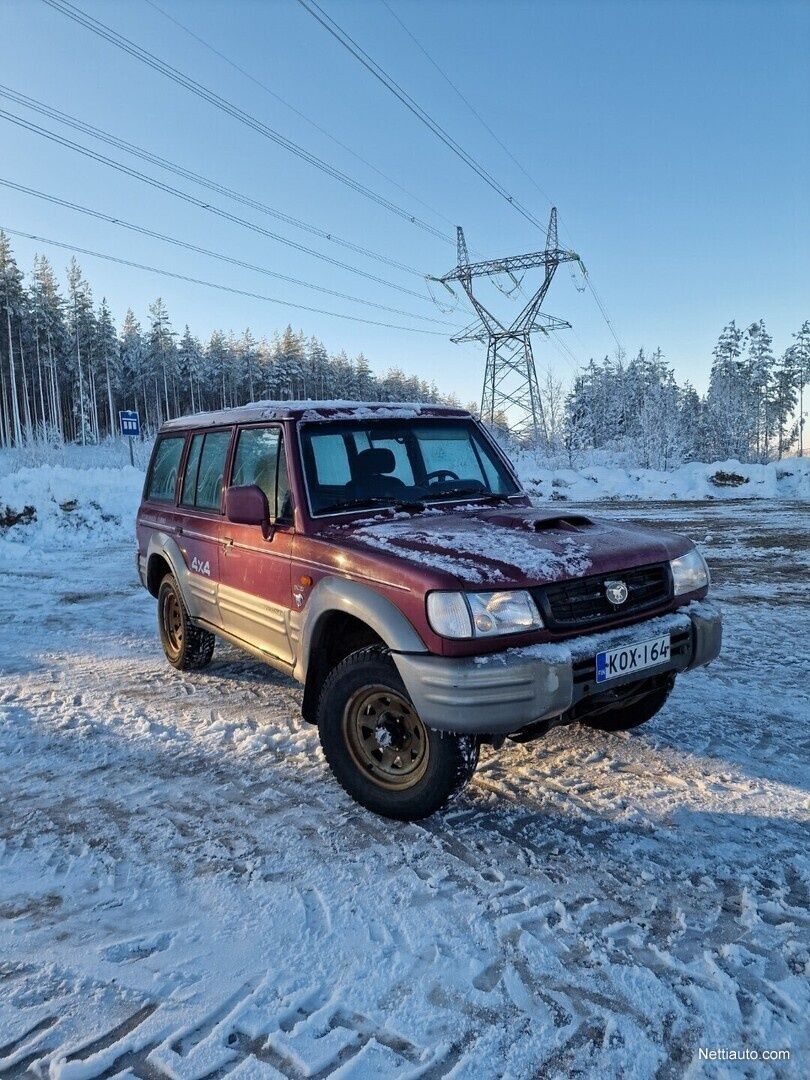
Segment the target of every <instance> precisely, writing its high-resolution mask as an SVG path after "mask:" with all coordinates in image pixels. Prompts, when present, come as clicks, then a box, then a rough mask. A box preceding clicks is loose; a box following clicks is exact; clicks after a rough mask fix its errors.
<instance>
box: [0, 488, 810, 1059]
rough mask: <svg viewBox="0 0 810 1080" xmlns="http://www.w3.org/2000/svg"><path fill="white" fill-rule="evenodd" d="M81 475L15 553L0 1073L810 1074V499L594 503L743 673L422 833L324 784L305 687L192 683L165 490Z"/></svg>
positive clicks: (40, 497)
mask: <svg viewBox="0 0 810 1080" xmlns="http://www.w3.org/2000/svg"><path fill="white" fill-rule="evenodd" d="M46 471H47V470H46ZM34 473H36V470H34ZM133 473H134V470H133ZM88 482H89V484H90V487H91V488H92V494H93V500H94V501H95V502H96V503H97V504H98V508H97V509H94V508H93V507H91V506H89V501H90V498H89V495H88V492H87V490H86V485H85V487H84V488H83V487H82V481H81V479H77V478H76V476H75V474H74V473H73V471H72V470H69V469H66V470H62V471H60V472H58V473H57V474H55V475H52V476H45V475H44V474H42V473H40V474H39V475H38V476H37V475H33V474H32V475H28V476H23V475H21V473H20V472H17V473H14V474H12V475H11V476H10V477H8V476H7V477H5V478H3V479H2V481H0V501H2V500H3V498H5V500H6V504H8V503H9V501H10V500H9V498H8V495H9V492H10V485H12V484H14V485H18V490H19V491H20V492H24V491H26V490H27V491H28V492H29V493H30V494H31V497H32V500H33V501H34V502H36V504H37V507H38V508H39V507H42V508H44V509H42V510H41V511H40V512H39V516H38V519H37V521H36V522H30V523H29V524H28V525H24V524H21V525H18V526H16V527H14V528H13V529H11V530H7V531H6V533H5V539H2V540H0V580H2V589H0V1076H2V1077H3V1078H6V1077H8V1078H11V1077H23V1076H26V1077H30V1076H32V1075H34V1076H40V1077H45V1076H51V1077H54V1078H56V1077H63V1078H66V1080H67V1078H73V1080H78V1078H82V1077H101V1076H115V1075H120V1076H122V1077H126V1078H127V1080H129V1078H131V1077H135V1076H138V1077H141V1078H143V1080H157V1078H165V1077H173V1078H174V1077H177V1078H192V1077H194V1078H202V1077H209V1078H214V1077H224V1076H228V1077H229V1078H231V1080H247V1078H254V1077H256V1078H259V1077H260V1078H266V1080H270V1078H273V1080H278V1078H279V1077H286V1078H288V1080H299V1078H301V1077H305V1076H314V1077H327V1076H329V1077H356V1078H366V1077H368V1078H378V1077H379V1078H385V1080H388V1078H389V1077H397V1078H404V1077H416V1076H422V1077H433V1078H438V1077H457V1078H461V1077H465V1078H466V1077H470V1078H473V1077H474V1078H476V1080H477V1078H481V1077H486V1078H488V1077H495V1076H507V1077H518V1078H523V1077H525V1078H528V1077H535V1076H552V1077H555V1076H571V1075H579V1076H587V1077H599V1078H602V1077H644V1078H647V1077H652V1076H656V1077H662V1078H664V1077H682V1076H701V1077H702V1076H717V1077H725V1076H740V1075H751V1076H762V1075H780V1076H782V1075H783V1076H805V1075H807V1071H808V1065H807V1060H806V1058H807V1053H808V1050H807V1047H808V1020H807V1018H808V1012H809V1010H810V980H808V975H809V974H810V934H808V925H809V924H808V884H809V883H810V860H808V849H807V837H808V820H809V819H810V796H808V779H809V778H810V774H809V772H808V749H810V736H809V735H808V722H809V721H810V697H809V696H808V679H807V668H808V662H810V646H809V645H808V642H810V613H809V612H808V606H807V604H806V587H807V586H806V583H807V576H808V564H810V549H809V548H808V543H807V506H806V504H802V503H800V502H790V501H765V500H763V501H759V500H751V501H739V502H722V503H705V502H703V503H689V504H655V503H644V504H634V505H632V506H629V507H621V506H619V505H618V504H617V505H613V504H608V505H607V507H600V508H599V513H606V514H608V515H611V516H629V517H631V518H634V519H638V520H643V521H645V522H647V521H650V522H659V523H661V524H665V525H666V526H667V527H670V528H676V529H681V530H682V531H685V532H687V533H688V534H689V535H690V536H692V537H693V538H694V539H695V540H697V541H699V542H701V543H702V547H703V550H704V552H705V553H706V554H707V557H708V558H709V560H710V563H711V564H712V567H713V570H714V574H715V581H716V585H715V596H716V597H717V598H718V599H719V600H720V601H721V604H722V606H723V609H724V612H725V617H726V636H725V647H724V653H723V655H722V657H721V658H720V659H719V660H718V661H717V662H716V663H715V664H714V665H712V666H711V667H710V668H708V669H706V670H704V671H701V672H698V673H695V674H693V675H691V676H688V677H684V678H682V679H680V680H679V683H678V685H677V687H676V690H675V692H674V694H673V696H672V697H671V699H670V701H669V703H668V704H667V706H666V708H665V709H664V711H663V712H662V713H661V714H660V715H659V716H658V717H656V718H655V720H653V721H652V722H651V723H650V724H648V725H646V726H645V727H644V728H642V729H640V730H638V731H636V732H633V733H630V734H628V735H624V736H616V735H607V734H602V733H598V732H594V731H590V730H588V729H586V728H580V727H573V728H567V729H562V730H558V731H556V732H553V733H552V734H551V735H549V736H548V737H547V738H546V739H544V740H542V741H540V742H537V743H534V744H529V745H526V746H517V745H514V744H507V745H506V746H505V747H503V748H502V749H501V750H499V751H497V752H493V751H491V750H485V751H484V753H483V754H482V761H481V766H480V768H479V770H478V772H477V774H476V777H475V779H474V781H473V783H472V784H471V786H470V787H469V788H468V789H467V791H466V792H465V794H464V795H463V796H462V797H461V799H460V800H459V801H458V802H456V803H455V804H454V805H453V806H452V808H451V809H450V810H448V811H447V812H445V813H443V814H440V815H438V816H436V817H434V818H432V819H430V820H428V821H426V822H424V823H421V824H418V825H413V824H410V825H408V824H395V823H391V822H385V821H383V820H381V819H378V818H375V817H373V816H371V815H369V814H368V813H366V812H365V811H363V810H362V809H360V808H359V807H357V806H356V805H355V804H353V803H352V802H351V801H350V800H349V799H348V797H347V796H345V795H344V794H343V792H342V791H341V790H340V789H339V788H338V786H337V785H336V784H335V783H334V782H333V781H332V779H331V778H330V775H329V772H328V769H327V767H326V765H325V762H324V759H323V757H322V755H321V753H320V750H319V748H318V740H317V735H316V733H315V731H314V730H313V729H312V728H310V727H308V726H306V725H304V724H303V722H302V721H301V719H300V716H299V702H300V690H299V688H298V687H297V686H296V685H295V684H293V683H292V682H290V681H288V680H286V679H285V678H283V677H282V676H280V675H278V674H276V673H274V672H273V671H272V670H270V669H269V668H265V667H263V666H262V665H260V664H258V663H256V662H254V661H253V660H251V659H250V658H248V657H247V656H244V655H242V654H240V653H238V652H237V651H236V650H234V649H231V648H230V647H227V646H224V645H218V646H217V651H216V653H215V657H214V662H213V663H212V665H211V667H210V668H209V669H207V670H206V671H205V672H203V673H195V674H182V673H179V672H176V671H174V670H173V669H172V668H170V667H169V666H168V665H167V664H166V662H165V660H164V659H163V657H162V654H161V652H160V648H159V645H158V641H157V635H156V632H155V626H154V618H155V616H154V601H153V600H152V599H151V598H150V597H149V596H148V595H147V594H146V593H145V592H144V591H143V590H142V589H141V588H140V587H139V585H138V583H137V581H136V577H135V567H134V547H133V543H132V540H131V537H130V534H129V528H130V525H129V515H130V514H131V512H132V507H133V506H134V505H135V504H136V503H137V498H138V493H139V486H140V480H139V478H138V476H137V473H134V475H130V473H129V470H122V471H119V472H118V474H117V476H116V474H112V475H108V476H106V477H105V476H103V475H101V473H100V472H99V475H94V476H93V477H92V478H91V480H90V481H88ZM15 490H16V489H15ZM82 493H83V494H82ZM74 500H75V501H77V503H79V505H77V506H76V507H74V508H72V509H64V504H68V506H69V505H70V503H71V502H72V501H74ZM572 505H575V504H572ZM594 511H595V508H594V507H591V508H590V512H594ZM76 515H78V516H76ZM92 515H96V517H95V518H94V517H93V516H92ZM104 515H107V516H108V520H106V521H105V520H104ZM97 529H103V530H104V532H103V533H101V534H99V533H98V532H97V531H96V530H97ZM99 537H101V539H102V540H103V543H99V542H98V540H99ZM701 1047H703V1048H706V1049H710V1050H726V1051H728V1050H736V1051H738V1052H740V1053H741V1052H742V1051H743V1050H744V1049H745V1048H748V1049H749V1050H756V1051H760V1052H762V1051H766V1050H771V1051H772V1050H789V1051H790V1053H791V1059H790V1060H789V1061H782V1062H780V1063H778V1064H775V1063H765V1062H764V1061H762V1060H760V1061H759V1062H756V1063H751V1062H749V1063H748V1064H747V1065H744V1066H743V1065H740V1064H739V1063H728V1062H726V1063H721V1064H717V1063H716V1062H715V1063H712V1062H710V1061H702V1060H700V1057H699V1051H700V1048H701Z"/></svg>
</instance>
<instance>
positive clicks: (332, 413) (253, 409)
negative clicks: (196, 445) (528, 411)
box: [163, 398, 466, 430]
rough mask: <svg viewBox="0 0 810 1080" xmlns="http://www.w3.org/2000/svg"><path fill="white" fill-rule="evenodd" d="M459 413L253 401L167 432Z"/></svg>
mask: <svg viewBox="0 0 810 1080" xmlns="http://www.w3.org/2000/svg"><path fill="white" fill-rule="evenodd" d="M447 413H459V414H460V415H466V414H465V413H464V411H463V410H460V409H453V408H451V407H450V406H445V405H428V404H425V403H424V402H421V403H420V402H413V401H398V402H396V403H392V404H381V403H380V402H374V401H351V400H346V399H343V398H335V399H334V400H323V401H321V400H318V399H315V398H312V399H304V400H301V401H252V402H251V403H250V404H249V405H239V406H236V407H234V408H231V409H218V410H215V411H214V412H204V413H192V414H189V415H188V416H179V417H176V418H175V419H173V420H168V421H167V422H166V423H165V424H164V425H163V430H170V429H172V428H184V427H188V426H190V424H192V423H193V424H194V426H195V427H206V426H208V425H211V424H234V423H239V422H244V421H246V420H278V419H280V418H282V417H284V416H290V415H291V414H298V417H299V419H300V420H304V421H307V422H310V421H315V420H413V419H414V417H417V416H421V415H430V414H442V415H444V414H447Z"/></svg>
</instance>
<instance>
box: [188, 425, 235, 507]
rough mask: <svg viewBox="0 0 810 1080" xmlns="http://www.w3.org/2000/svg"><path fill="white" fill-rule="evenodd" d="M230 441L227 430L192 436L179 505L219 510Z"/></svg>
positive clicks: (229, 434)
mask: <svg viewBox="0 0 810 1080" xmlns="http://www.w3.org/2000/svg"><path fill="white" fill-rule="evenodd" d="M230 441H231V433H230V431H211V432H209V433H208V434H207V435H195V436H193V438H192V440H191V449H190V450H189V452H188V461H187V463H186V475H185V479H184V480H183V497H182V499H181V500H180V501H181V502H182V504H183V506H196V507H199V509H200V510H219V507H220V501H221V498H222V479H223V475H224V473H225V458H226V457H227V454H228V446H229V444H230Z"/></svg>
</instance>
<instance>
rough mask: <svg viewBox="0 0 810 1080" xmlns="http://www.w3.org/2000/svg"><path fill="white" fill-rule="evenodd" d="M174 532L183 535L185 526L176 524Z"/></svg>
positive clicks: (176, 534)
mask: <svg viewBox="0 0 810 1080" xmlns="http://www.w3.org/2000/svg"><path fill="white" fill-rule="evenodd" d="M174 533H175V536H182V535H183V526H182V525H175V527H174Z"/></svg>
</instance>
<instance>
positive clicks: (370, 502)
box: [318, 497, 425, 514]
mask: <svg viewBox="0 0 810 1080" xmlns="http://www.w3.org/2000/svg"><path fill="white" fill-rule="evenodd" d="M374 506H384V507H385V508H386V509H387V508H388V507H391V508H392V509H394V510H413V511H414V512H415V513H419V512H421V511H422V510H424V509H425V504H424V503H423V502H419V501H417V500H416V499H413V500H408V499H386V498H374V497H368V498H365V499H341V500H340V502H334V503H330V504H329V505H328V506H319V507H318V513H319V514H330V513H334V512H337V511H340V510H370V509H371V508H372V507H374Z"/></svg>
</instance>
